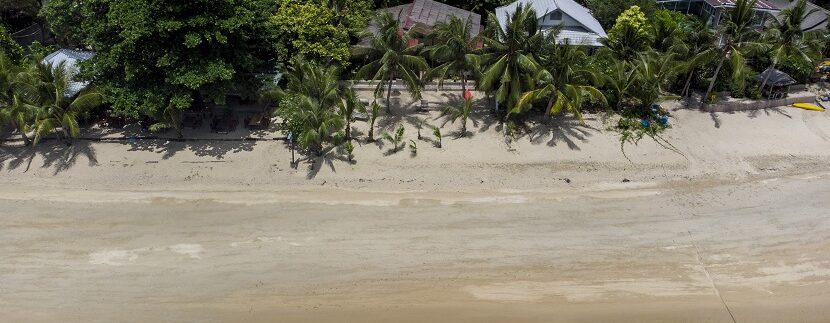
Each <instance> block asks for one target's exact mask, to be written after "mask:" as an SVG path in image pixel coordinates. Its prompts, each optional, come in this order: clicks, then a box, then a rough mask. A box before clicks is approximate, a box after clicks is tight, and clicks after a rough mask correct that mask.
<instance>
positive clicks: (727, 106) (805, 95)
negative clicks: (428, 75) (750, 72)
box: [695, 92, 816, 112]
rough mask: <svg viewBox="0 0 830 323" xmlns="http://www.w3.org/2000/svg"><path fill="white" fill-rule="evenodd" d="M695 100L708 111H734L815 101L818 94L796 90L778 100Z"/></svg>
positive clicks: (701, 107) (700, 107) (697, 104)
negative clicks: (709, 102) (703, 101)
mask: <svg viewBox="0 0 830 323" xmlns="http://www.w3.org/2000/svg"><path fill="white" fill-rule="evenodd" d="M695 102H697V103H696V107H697V108H699V109H701V110H703V111H706V112H734V111H750V110H763V109H769V108H775V107H783V106H788V105H791V104H793V103H815V102H816V95H815V94H813V93H810V92H796V93H790V95H789V96H788V97H786V98H784V99H777V100H750V99H732V100H731V101H722V102H717V103H715V104H702V103H700V101H699V99H698V100H695Z"/></svg>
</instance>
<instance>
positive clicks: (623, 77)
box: [603, 60, 637, 112]
mask: <svg viewBox="0 0 830 323" xmlns="http://www.w3.org/2000/svg"><path fill="white" fill-rule="evenodd" d="M603 78H604V82H603V87H604V88H605V89H606V90H607V93H608V94H610V95H609V96H610V97H611V102H610V106H611V108H613V109H614V110H616V111H618V112H619V111H621V110H622V108H623V104H624V103H625V102H626V101H627V100H628V99H629V98H630V96H631V91H632V88H633V87H634V85H635V84H636V83H637V70H636V69H635V68H633V66H632V64H631V63H629V62H627V61H625V60H615V61H614V62H613V64H611V66H610V68H609V69H608V70H607V71H606V73H604V74H603Z"/></svg>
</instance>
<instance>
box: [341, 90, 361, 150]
mask: <svg viewBox="0 0 830 323" xmlns="http://www.w3.org/2000/svg"><path fill="white" fill-rule="evenodd" d="M344 96H345V100H344V101H345V102H344V103H343V104H341V105H340V115H341V116H342V117H343V121H344V123H345V124H346V129H345V133H346V141H351V140H352V119H354V114H355V112H364V113H365V112H366V107H365V106H363V103H361V102H360V99H359V98H358V97H357V92H355V90H354V89H353V88H348V89H346V90H345V91H344Z"/></svg>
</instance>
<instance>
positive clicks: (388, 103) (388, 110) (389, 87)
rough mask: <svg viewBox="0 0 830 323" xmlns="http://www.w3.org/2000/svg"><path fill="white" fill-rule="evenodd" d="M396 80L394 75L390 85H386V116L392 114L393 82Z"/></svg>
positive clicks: (391, 77)
mask: <svg viewBox="0 0 830 323" xmlns="http://www.w3.org/2000/svg"><path fill="white" fill-rule="evenodd" d="M394 80H395V76H394V74H392V76H390V77H389V84H387V85H386V114H391V113H392V82H393V81H394Z"/></svg>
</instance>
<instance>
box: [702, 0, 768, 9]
mask: <svg viewBox="0 0 830 323" xmlns="http://www.w3.org/2000/svg"><path fill="white" fill-rule="evenodd" d="M706 3H708V4H709V5H711V6H712V7H716V8H717V7H734V6H735V0H706ZM754 8H755V9H760V10H779V9H778V7H777V6H776V5H774V4H772V3H770V2H768V1H766V0H758V2H756V3H755V7H754Z"/></svg>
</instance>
